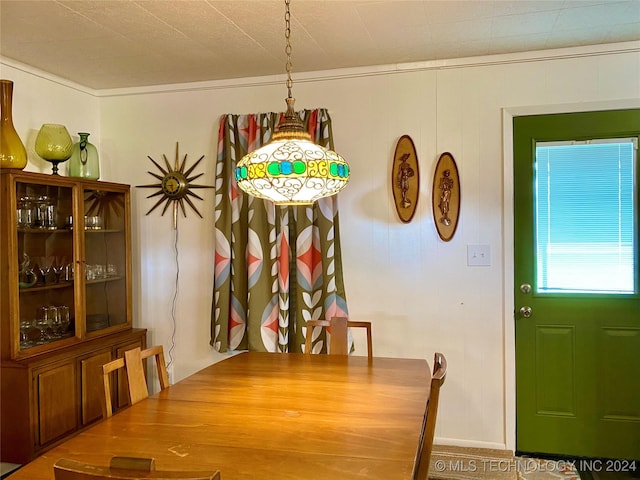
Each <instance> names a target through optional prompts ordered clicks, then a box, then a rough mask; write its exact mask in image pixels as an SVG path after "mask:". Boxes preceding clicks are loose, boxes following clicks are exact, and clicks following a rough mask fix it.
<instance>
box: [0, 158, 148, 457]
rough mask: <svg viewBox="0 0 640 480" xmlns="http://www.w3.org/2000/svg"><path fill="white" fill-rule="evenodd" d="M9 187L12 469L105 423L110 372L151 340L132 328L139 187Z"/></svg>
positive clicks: (70, 182) (39, 182)
mask: <svg viewBox="0 0 640 480" xmlns="http://www.w3.org/2000/svg"><path fill="white" fill-rule="evenodd" d="M0 179H1V186H0V209H1V210H0V212H1V214H2V216H1V218H0V284H1V285H2V288H1V289H0V350H1V362H2V363H1V368H2V371H1V377H0V381H1V391H0V409H1V415H2V418H1V423H0V430H1V438H0V440H1V442H2V461H8V462H15V463H24V462H27V461H29V460H30V459H32V458H34V457H35V456H37V455H39V454H40V453H42V452H43V451H45V450H47V449H48V448H50V447H52V446H53V445H55V444H56V443H57V442H59V441H61V440H62V439H64V438H65V437H67V436H68V435H70V434H73V433H74V432H76V431H78V430H80V429H82V428H83V427H84V426H86V425H88V424H90V423H92V422H94V421H96V420H98V419H100V418H101V415H102V411H101V402H100V398H101V396H102V395H103V393H102V392H103V388H102V373H101V366H102V364H104V363H107V362H109V361H111V360H112V359H114V358H116V357H118V356H123V355H124V352H125V351H126V350H128V349H129V348H135V347H141V348H145V347H146V331H145V330H143V329H133V328H132V319H131V254H130V252H131V236H130V187H129V186H128V185H123V184H116V183H109V182H98V181H93V180H82V179H77V178H70V177H61V176H57V175H56V176H54V175H48V174H40V173H33V172H24V171H20V170H15V169H3V170H0ZM114 381H115V384H116V388H114V389H113V390H114V397H115V398H114V405H116V406H117V407H119V408H121V407H123V406H124V405H126V402H127V400H126V397H127V396H126V388H127V386H126V381H125V379H124V377H122V378H116V377H114Z"/></svg>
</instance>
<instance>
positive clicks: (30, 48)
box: [0, 0, 640, 90]
mask: <svg viewBox="0 0 640 480" xmlns="http://www.w3.org/2000/svg"><path fill="white" fill-rule="evenodd" d="M284 9H285V6H284V0H249V1H246V0H226V1H216V0H42V1H38V0H0V55H1V56H2V57H4V58H6V59H9V60H14V61H16V62H19V63H22V64H26V65H28V66H30V67H34V68H36V69H39V70H42V71H44V72H48V73H50V74H54V75H56V76H58V77H62V78H64V79H67V80H69V81H71V82H74V83H76V84H79V85H81V86H83V87H85V88H88V89H92V90H102V89H117V88H128V87H144V86H154V85H166V84H176V83H187V82H199V81H212V80H229V79H239V78H247V77H258V76H265V75H279V74H284V72H285V61H286V56H285V53H284V44H285V39H284V30H285V21H284ZM637 40H640V0H515V1H509V0H497V1H495V0H467V1H461V0H446V1H440V0H409V1H404V0H352V1H343V0H292V1H291V44H292V63H293V66H292V71H293V79H294V82H295V76H296V73H301V72H312V71H322V70H331V69H341V68H352V67H366V66H378V65H395V64H402V63H413V62H425V61H433V60H444V59H456V58H465V57H475V56H484V55H492V54H504V53H516V52H524V51H533V50H546V49H556V48H565V47H579V46H588V45H598V44H610V43H618V42H629V41H637Z"/></svg>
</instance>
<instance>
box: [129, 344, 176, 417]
mask: <svg viewBox="0 0 640 480" xmlns="http://www.w3.org/2000/svg"><path fill="white" fill-rule="evenodd" d="M149 357H154V359H155V362H156V371H157V372H158V380H159V381H160V390H164V389H165V388H167V387H168V386H169V375H168V374H167V365H166V364H165V362H164V349H163V348H162V345H156V346H154V347H149V348H147V349H145V350H141V349H140V347H136V348H133V349H131V350H127V351H126V352H124V363H125V366H126V368H127V380H128V381H129V400H130V401H131V404H132V405H133V404H134V403H137V402H139V401H140V400H143V399H145V398H147V397H148V396H149V390H148V389H147V379H146V377H145V375H144V360H146V359H147V358H149Z"/></svg>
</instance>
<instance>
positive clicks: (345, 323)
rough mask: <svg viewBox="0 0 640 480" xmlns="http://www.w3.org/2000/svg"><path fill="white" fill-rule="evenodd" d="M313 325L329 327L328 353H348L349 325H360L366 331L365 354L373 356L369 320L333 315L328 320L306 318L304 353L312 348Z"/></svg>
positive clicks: (309, 352)
mask: <svg viewBox="0 0 640 480" xmlns="http://www.w3.org/2000/svg"><path fill="white" fill-rule="evenodd" d="M314 327H329V328H330V329H331V335H330V340H329V354H330V355H349V333H348V329H349V328H351V327H362V328H365V329H366V331H367V356H368V357H369V360H371V359H372V358H373V346H372V343H371V322H356V321H351V320H347V319H346V318H344V317H333V318H332V319H331V321H328V320H307V333H306V335H305V343H304V353H305V354H307V355H309V354H311V350H312V340H313V329H314Z"/></svg>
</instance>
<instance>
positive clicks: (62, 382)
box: [35, 363, 77, 446]
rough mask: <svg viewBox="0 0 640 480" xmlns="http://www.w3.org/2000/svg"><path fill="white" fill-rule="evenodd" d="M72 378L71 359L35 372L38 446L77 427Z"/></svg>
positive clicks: (74, 391)
mask: <svg viewBox="0 0 640 480" xmlns="http://www.w3.org/2000/svg"><path fill="white" fill-rule="evenodd" d="M75 378H76V376H75V367H74V364H73V363H66V364H63V365H59V366H57V367H53V368H49V369H47V370H40V371H36V372H35V381H36V385H37V387H38V396H37V406H38V408H37V410H38V417H39V424H40V431H39V432H38V434H39V439H40V445H41V446H42V445H45V444H47V443H48V442H50V441H52V440H55V439H56V438H58V437H60V436H62V435H64V434H65V433H69V432H71V431H73V430H75V429H76V428H77V416H76V380H75Z"/></svg>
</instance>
